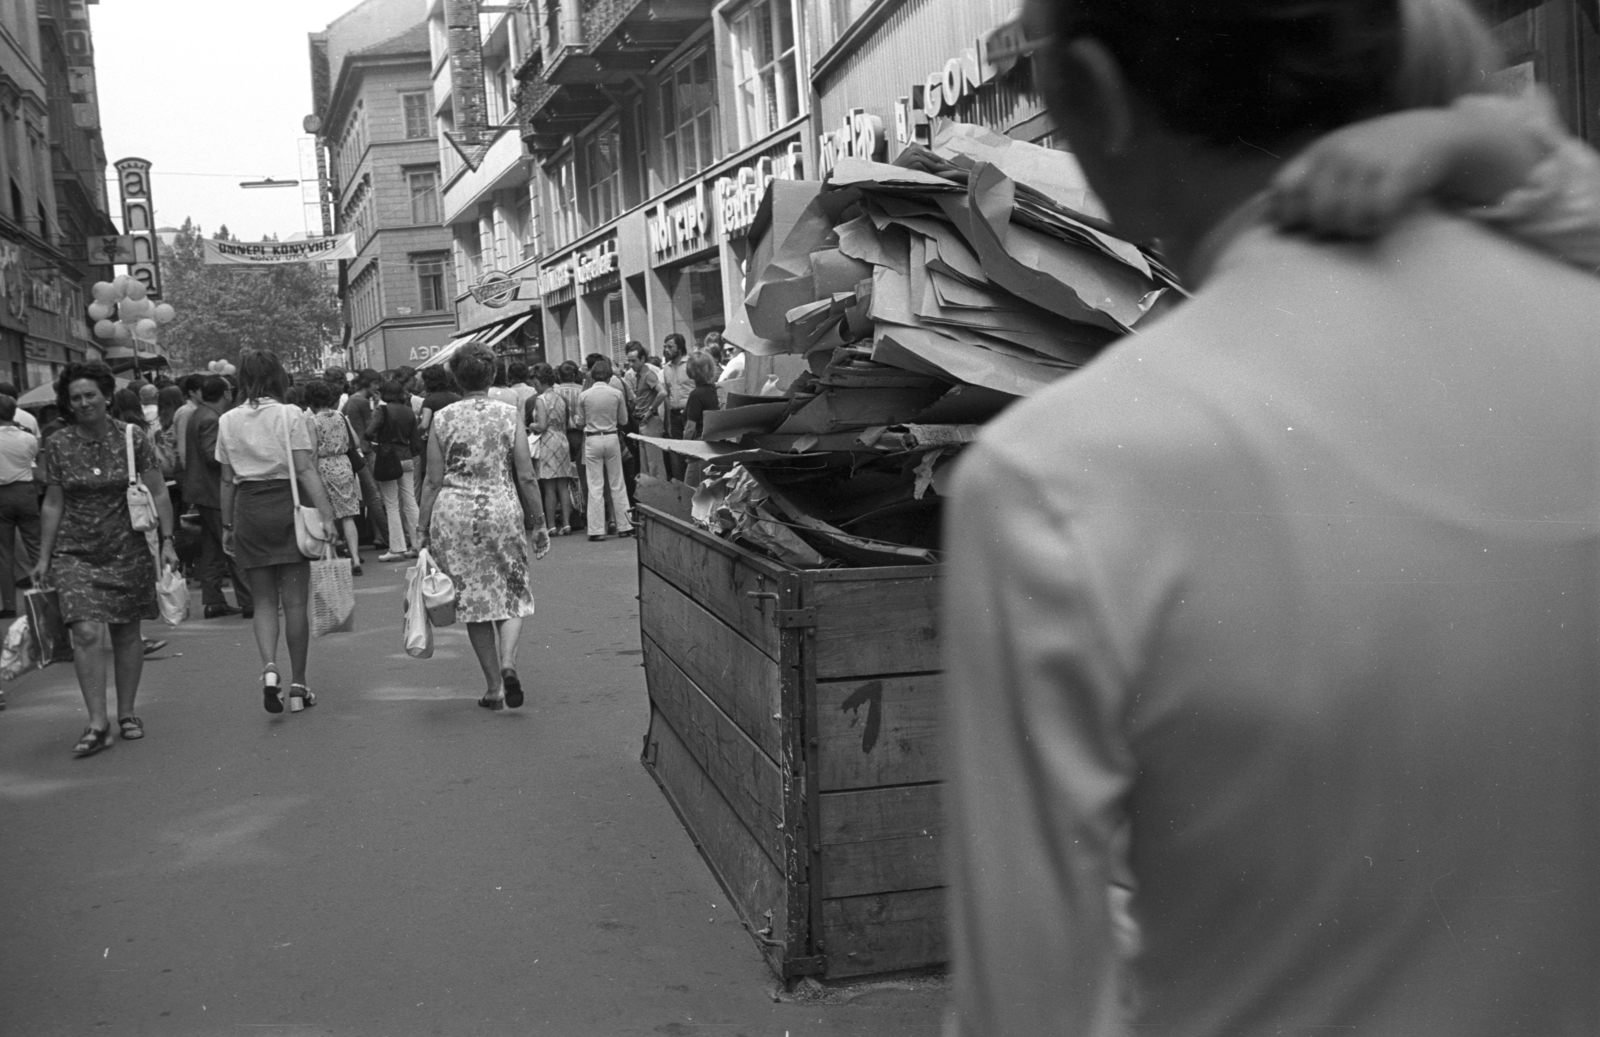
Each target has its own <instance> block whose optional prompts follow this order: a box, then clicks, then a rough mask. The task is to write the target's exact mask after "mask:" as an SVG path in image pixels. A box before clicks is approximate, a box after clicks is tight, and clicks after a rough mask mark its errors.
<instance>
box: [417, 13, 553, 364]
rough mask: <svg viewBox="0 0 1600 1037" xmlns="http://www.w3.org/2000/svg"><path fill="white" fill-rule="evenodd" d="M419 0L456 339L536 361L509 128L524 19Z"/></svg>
mask: <svg viewBox="0 0 1600 1037" xmlns="http://www.w3.org/2000/svg"><path fill="white" fill-rule="evenodd" d="M478 6H479V5H478V4H475V3H458V2H454V0H425V4H424V9H425V10H426V12H427V17H428V28H429V39H430V41H431V47H432V59H433V92H434V97H435V99H436V102H435V109H434V112H433V116H434V119H435V120H436V122H437V125H438V128H439V163H440V168H441V170H442V173H443V186H444V222H445V224H446V225H447V226H448V227H449V229H450V241H451V262H452V265H453V269H454V271H455V275H456V284H457V285H458V290H457V293H456V297H455V299H454V304H455V313H456V323H457V327H458V336H457V340H458V341H460V340H465V339H467V338H469V337H470V338H471V339H473V340H475V341H479V342H484V343H487V344H490V345H492V346H493V347H494V348H495V349H496V350H497V351H498V352H500V353H501V354H502V355H503V356H506V357H509V358H516V359H522V360H524V361H532V362H537V361H540V360H543V359H544V357H545V354H544V334H543V332H544V328H543V325H542V324H541V322H540V299H539V296H538V294H537V292H536V291H535V290H534V289H535V286H536V284H537V276H536V272H535V269H534V267H535V264H536V262H537V258H538V257H537V241H538V233H537V230H538V223H539V217H538V214H537V212H536V211H535V208H534V199H535V196H536V191H535V176H534V172H533V168H532V166H531V164H530V163H529V161H528V155H527V150H526V149H525V148H524V147H523V144H522V138H521V135H520V134H519V133H518V121H517V109H516V100H515V97H516V78H515V75H514V71H515V69H516V68H517V67H518V66H520V65H521V64H522V63H523V62H525V61H526V59H527V54H528V48H529V46H530V36H529V33H528V31H527V25H528V23H527V19H526V18H518V17H516V16H515V15H516V14H517V13H518V12H516V11H513V10H510V9H508V8H510V7H511V6H512V5H495V6H496V7H499V8H500V9H499V10H497V11H496V12H494V13H491V14H479V13H478V11H477V8H478Z"/></svg>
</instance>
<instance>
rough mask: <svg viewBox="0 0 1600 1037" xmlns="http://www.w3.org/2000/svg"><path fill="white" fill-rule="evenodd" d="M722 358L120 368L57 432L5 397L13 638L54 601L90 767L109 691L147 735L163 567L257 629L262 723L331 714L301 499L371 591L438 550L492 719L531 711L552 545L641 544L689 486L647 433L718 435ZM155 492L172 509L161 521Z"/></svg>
mask: <svg viewBox="0 0 1600 1037" xmlns="http://www.w3.org/2000/svg"><path fill="white" fill-rule="evenodd" d="M719 338H720V337H719V336H717V335H716V333H714V332H713V333H712V334H711V335H710V336H708V337H707V340H706V342H705V343H704V344H703V345H702V347H701V348H700V349H697V350H695V351H693V352H692V353H690V351H689V350H688V347H687V344H686V342H685V340H684V338H683V337H682V336H681V335H677V334H673V335H668V336H667V338H666V340H665V341H664V343H663V352H664V354H665V360H663V361H658V360H656V359H655V358H653V357H651V356H650V355H649V352H648V350H646V348H645V347H644V346H643V345H642V344H641V343H638V342H630V343H628V344H627V347H626V350H625V356H626V364H625V366H624V367H623V369H622V370H620V371H618V370H616V369H614V368H613V365H612V362H611V360H610V359H609V358H607V357H604V356H601V355H599V354H592V355H590V356H588V357H586V358H585V361H584V363H583V364H581V365H580V364H579V363H577V362H575V361H572V360H568V361H564V362H562V363H560V364H559V365H554V366H552V365H550V364H547V363H536V364H533V365H531V366H530V365H527V364H524V363H522V362H520V361H511V362H509V363H508V362H506V361H505V360H503V359H501V358H499V357H497V356H496V355H495V354H494V353H493V351H492V350H488V349H486V348H483V347H480V346H471V345H469V346H465V347H462V348H459V349H457V350H456V351H455V352H454V353H453V355H452V356H451V357H450V359H449V361H448V362H447V363H441V364H435V365H432V366H429V367H426V368H424V369H423V370H421V371H417V370H414V369H410V368H399V369H397V370H393V371H385V372H379V371H375V370H362V371H358V372H356V373H355V374H353V375H351V374H347V373H346V372H345V371H344V370H343V369H341V368H337V367H334V368H329V369H327V370H326V371H323V372H321V373H320V374H316V375H310V376H300V377H295V376H292V375H291V374H290V373H289V372H288V371H287V370H285V368H284V366H283V364H282V363H281V362H280V360H279V358H278V357H277V356H276V355H275V354H273V353H270V352H266V351H259V350H246V351H245V352H244V353H243V354H242V355H241V356H240V357H239V360H238V364H237V366H236V367H235V366H233V365H227V366H225V367H224V370H225V371H226V372H227V373H225V374H220V373H212V374H191V375H188V376H186V377H183V378H181V379H180V380H177V381H172V380H169V379H165V378H162V379H158V380H152V381H142V382H133V383H120V384H119V379H118V378H117V377H116V376H115V375H113V373H112V372H111V370H110V369H108V368H107V367H105V366H104V365H102V364H99V363H87V364H74V365H70V366H68V367H67V368H66V369H65V370H63V371H62V372H61V374H60V376H59V378H58V379H57V382H56V386H55V388H56V399H55V402H54V403H53V404H51V405H48V406H45V407H43V408H41V409H40V414H39V416H38V417H37V418H36V417H35V416H34V415H32V414H30V413H29V412H28V411H26V410H22V409H19V407H18V406H17V402H16V398H17V390H16V387H15V386H12V385H7V384H4V383H0V618H11V617H15V616H16V614H17V611H16V610H17V606H18V597H17V595H18V590H17V588H18V586H19V579H18V576H19V574H23V575H22V576H21V580H20V583H21V585H24V586H26V585H30V582H31V585H32V586H36V587H40V588H47V589H50V590H54V591H55V592H56V595H57V598H58V600H59V602H60V610H61V615H62V619H63V620H64V622H65V625H66V628H67V629H68V630H69V631H70V640H71V645H72V649H73V659H74V665H75V667H76V671H77V676H78V681H79V686H80V689H81V691H82V694H83V698H84V703H85V706H86V710H87V714H88V726H87V727H86V728H85V729H84V731H83V734H82V736H81V737H80V738H79V740H78V742H77V744H76V745H75V746H74V748H73V751H74V752H75V753H76V754H77V755H80V756H88V755H93V754H94V753H97V752H100V751H101V750H103V749H105V748H107V747H108V746H109V745H111V744H112V733H113V719H112V717H111V714H110V712H109V709H108V706H107V685H108V683H111V684H114V685H115V690H116V703H117V713H116V716H115V721H114V723H115V726H116V729H117V734H118V735H119V736H120V737H121V738H122V739H124V740H133V739H138V738H141V737H143V735H144V723H143V721H142V720H141V719H140V718H139V717H138V715H137V714H136V712H135V709H134V707H135V700H136V697H137V694H138V689H139V681H140V675H141V672H142V667H143V660H144V657H145V656H146V655H147V654H149V653H150V652H152V651H157V650H159V649H160V648H161V647H163V646H164V645H165V642H164V641H160V640H148V639H145V638H144V637H143V635H142V627H141V624H142V623H143V622H144V621H145V620H150V619H155V618H157V617H158V615H159V610H158V605H157V595H156V585H157V577H158V575H159V573H160V572H162V571H164V570H166V569H171V570H173V571H176V572H180V573H183V574H184V575H185V576H186V577H187V576H189V575H193V576H194V577H195V578H197V580H198V583H199V587H200V602H201V609H202V614H203V616H204V618H206V619H222V618H227V617H231V616H242V617H243V618H244V619H245V620H246V621H248V622H250V623H251V624H252V627H253V632H254V635H255V640H256V646H257V649H258V651H259V654H260V659H261V666H262V672H261V692H262V703H263V706H264V708H265V709H266V710H267V711H268V712H272V713H281V712H283V711H284V710H285V708H287V710H288V711H289V712H300V711H302V710H303V709H305V708H307V707H309V706H313V705H315V704H316V701H317V696H316V693H315V691H313V690H312V686H311V683H310V677H309V675H308V654H309V645H310V637H311V635H310V621H309V615H308V609H309V600H310V561H309V559H308V558H307V556H306V555H305V554H304V553H303V552H302V550H301V547H300V546H299V545H298V543H297V540H296V536H295V531H294V526H295V510H294V509H295V505H296V501H299V502H300V503H301V504H305V505H307V506H308V507H311V508H314V509H315V511H316V513H317V515H318V517H319V518H320V520H321V522H322V525H323V527H324V529H325V530H327V531H328V533H329V540H330V543H332V544H336V545H337V546H338V550H339V551H341V552H342V553H346V554H348V556H349V558H350V561H351V567H352V568H351V571H352V573H353V575H357V576H359V575H362V574H363V573H364V566H363V558H362V553H361V545H362V544H363V543H370V544H372V545H373V546H375V547H376V548H377V549H378V551H379V554H378V556H377V557H378V560H379V561H380V562H400V561H407V560H410V559H414V558H416V557H417V555H418V552H419V551H420V550H422V549H424V548H429V549H430V553H431V555H432V556H433V560H434V562H435V563H437V564H438V565H439V567H440V569H441V570H443V571H444V572H445V573H446V574H447V575H449V576H450V577H451V579H452V580H453V581H454V583H455V585H456V588H457V591H458V595H459V600H458V613H459V616H460V618H461V619H462V620H463V621H464V622H465V623H466V625H467V632H468V635H469V638H470V640H471V643H472V645H473V649H474V651H475V652H476V654H477V657H478V659H479V662H480V664H481V666H482V669H483V673H484V678H485V683H486V691H485V693H484V696H483V697H482V698H481V699H480V700H479V701H480V704H481V705H483V706H485V707H486V708H489V709H501V708H505V707H506V706H510V707H512V708H515V707H517V706H519V705H521V703H522V701H523V692H522V686H521V682H520V680H519V679H518V676H517V672H516V653H517V644H518V641H519V638H520V629H521V622H522V620H523V618H524V617H526V616H529V615H532V614H533V579H532V570H531V565H532V563H533V561H535V560H536V559H537V558H539V557H542V556H543V554H544V553H545V552H546V551H548V550H549V546H550V539H549V538H550V537H552V536H565V535H568V534H570V533H573V532H576V531H578V530H580V529H581V530H582V531H584V532H585V533H586V535H587V536H588V538H589V539H590V540H602V539H605V538H606V537H607V536H611V535H615V536H619V537H628V536H632V534H633V519H632V514H631V512H632V508H633V502H634V499H635V492H636V485H637V480H638V478H639V476H640V474H641V472H643V473H645V474H649V475H651V476H654V477H657V478H663V479H665V478H671V477H677V478H683V476H684V474H685V472H684V468H683V466H682V465H679V464H676V463H675V459H674V458H673V457H672V456H671V455H664V454H663V452H662V451H660V450H659V449H656V448H654V447H648V448H641V446H640V445H639V444H638V443H636V442H635V441H632V440H630V439H629V438H628V436H629V434H630V433H636V432H637V433H640V434H642V435H645V436H655V437H660V436H678V437H681V436H684V435H689V436H693V435H695V434H697V432H698V430H699V429H700V428H702V427H703V424H704V413H705V411H707V410H713V409H716V407H717V406H718V397H717V388H716V386H717V383H718V380H719V378H723V376H724V372H725V371H727V370H730V369H732V364H731V363H730V364H726V365H725V359H728V360H731V359H732V358H724V356H723V354H722V346H721V343H720V341H719ZM741 359H742V358H741ZM727 377H728V378H731V377H732V375H731V374H730V375H728V376H727ZM726 380H727V379H724V381H726ZM689 474H690V475H691V476H692V475H693V474H694V473H689ZM291 481H292V482H291ZM135 484H137V485H140V486H142V487H143V488H144V490H145V491H147V493H148V497H149V500H150V502H151V508H150V512H151V515H152V516H153V518H151V520H150V521H148V522H146V523H144V524H141V523H140V522H139V519H138V508H137V507H134V506H132V505H130V493H131V491H130V485H135ZM297 491H298V492H297ZM519 514H520V515H521V516H522V520H523V521H522V522H521V523H518V522H517V521H516V518H517V516H518V515H519ZM230 586H231V587H232V590H233V603H232V604H230V603H229V600H228V596H227V588H228V587H230ZM107 648H109V650H110V665H109V668H108V665H107V653H106V651H105V650H106V649H107ZM280 649H281V650H283V651H284V652H286V654H287V656H288V659H287V662H288V667H289V672H288V682H287V683H285V682H284V679H283V673H282V671H281V670H280ZM0 702H3V700H0Z"/></svg>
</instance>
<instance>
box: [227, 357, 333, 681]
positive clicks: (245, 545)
mask: <svg viewBox="0 0 1600 1037" xmlns="http://www.w3.org/2000/svg"><path fill="white" fill-rule="evenodd" d="M288 388H289V376H288V374H287V373H286V372H285V371H284V369H283V364H282V363H281V362H280V361H279V360H278V356H277V354H275V353H271V352H268V351H267V350H264V349H247V350H245V351H244V352H243V353H242V354H241V355H240V357H239V389H240V391H241V392H242V393H243V395H244V397H245V399H244V401H243V402H241V403H240V404H239V405H238V406H237V407H235V408H233V409H232V410H230V411H228V413H226V414H224V415H223V416H222V420H221V422H220V424H219V426H218V430H217V460H218V461H219V462H221V464H222V529H223V540H222V546H223V549H224V550H226V551H227V552H228V553H229V554H230V555H232V556H233V557H234V559H235V561H236V562H237V564H238V566H239V568H240V570H242V571H243V572H244V573H245V578H246V579H248V580H249V581H250V591H251V593H252V594H253V595H254V597H255V603H256V614H255V618H254V620H253V622H254V623H255V635H256V648H257V649H258V650H259V651H260V653H261V663H262V666H263V670H262V674H261V691H262V695H261V697H262V705H263V707H265V709H266V711H267V712H268V713H282V712H283V707H284V689H283V679H282V677H281V676H280V675H279V673H278V606H279V605H280V604H281V605H282V606H283V624H284V628H285V630H284V640H285V641H286V642H287V643H288V647H289V666H290V669H291V671H292V673H291V677H290V680H291V683H290V685H289V701H288V705H289V711H290V712H291V713H295V712H299V711H300V710H302V709H304V708H305V707H307V706H314V705H316V704H317V697H316V695H314V694H312V692H311V689H310V687H308V686H307V685H306V654H307V651H308V649H309V645H310V642H311V621H310V616H309V615H308V611H307V610H308V608H309V606H310V598H311V565H310V560H311V559H312V558H320V557H322V554H323V552H324V550H325V548H326V543H327V542H328V541H329V539H330V538H331V537H332V536H333V535H334V532H333V531H334V522H333V508H332V506H331V505H330V504H329V502H328V495H327V493H326V492H325V490H324V488H323V485H322V476H321V475H320V474H319V473H318V471H317V460H316V444H315V441H314V440H313V439H312V436H313V435H314V433H313V432H312V424H311V421H310V420H309V419H308V418H307V417H306V415H305V412H303V411H302V410H300V408H299V407H294V406H290V405H288V404H286V403H284V402H283V397H284V394H285V393H286V392H287V390H288ZM301 487H304V488H305V490H306V493H307V494H309V495H310V497H311V500H312V501H313V502H314V503H315V505H316V507H314V508H308V507H304V506H303V505H302V504H301V502H300V488H301Z"/></svg>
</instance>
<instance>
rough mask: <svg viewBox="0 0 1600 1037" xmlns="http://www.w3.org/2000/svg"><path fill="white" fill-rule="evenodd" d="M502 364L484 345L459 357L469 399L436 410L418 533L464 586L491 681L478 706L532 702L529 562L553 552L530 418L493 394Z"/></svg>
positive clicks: (476, 646) (466, 609) (467, 612)
mask: <svg viewBox="0 0 1600 1037" xmlns="http://www.w3.org/2000/svg"><path fill="white" fill-rule="evenodd" d="M494 370H495V355H494V352H493V351H492V350H490V349H488V348H487V347H484V346H477V345H474V346H466V347H464V348H462V349H461V350H459V351H458V352H457V353H456V354H455V356H453V357H451V359H450V372H451V373H452V374H453V375H455V379H456V383H457V384H458V385H459V386H460V387H461V391H462V392H463V393H465V394H466V398H465V399H463V400H462V401H461V402H459V403H453V404H451V405H450V406H449V407H447V408H445V409H444V410H442V411H440V412H439V413H438V414H437V415H435V416H434V419H433V426H432V428H431V430H430V434H429V437H428V463H427V472H428V478H427V482H426V483H424V484H423V488H422V504H421V513H420V516H419V522H418V525H419V526H420V532H419V534H418V535H419V539H420V540H421V546H423V547H426V548H427V549H428V551H429V554H431V555H432V556H433V559H434V561H435V562H437V563H438V565H439V568H441V569H443V570H444V571H445V572H446V573H447V574H448V575H449V576H450V579H451V580H453V581H454V582H455V586H456V593H457V595H458V599H457V602H456V614H457V616H458V617H459V618H460V619H461V620H462V621H463V622H465V623H466V624H467V637H468V638H469V639H470V640H471V642H472V650H473V651H474V652H475V653H476V654H477V656H478V665H479V666H481V667H482V668H483V676H484V680H485V681H486V682H487V684H488V691H487V692H486V693H485V694H484V696H483V697H482V698H480V699H479V700H478V705H480V706H483V707H484V708H486V709H503V708H505V707H506V706H510V707H511V708H512V709H515V708H517V707H518V706H520V705H522V699H523V696H522V684H521V682H520V681H519V680H518V678H517V670H516V659H517V643H518V641H519V640H520V639H521V636H522V618H523V617H524V616H531V615H533V582H532V579H531V576H530V573H529V566H530V564H531V562H532V561H533V560H534V559H537V558H543V557H544V555H545V552H547V551H549V550H550V533H549V531H548V530H547V529H545V525H544V509H543V507H542V506H541V504H540V502H539V490H538V486H537V483H536V482H535V478H534V472H533V459H532V457H531V456H530V455H529V453H528V437H527V435H526V434H525V433H524V432H523V430H522V419H521V416H520V415H518V414H517V409H516V408H515V407H513V406H512V405H510V404H508V403H502V402H500V401H498V400H491V399H489V398H488V389H489V385H490V383H491V382H493V381H494ZM530 540H531V541H532V544H531V551H530V543H529V541H530ZM530 555H531V557H530Z"/></svg>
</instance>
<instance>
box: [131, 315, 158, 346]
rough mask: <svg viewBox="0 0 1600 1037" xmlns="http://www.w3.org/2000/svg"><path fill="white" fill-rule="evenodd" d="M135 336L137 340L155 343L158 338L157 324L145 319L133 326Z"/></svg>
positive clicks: (147, 318)
mask: <svg viewBox="0 0 1600 1037" xmlns="http://www.w3.org/2000/svg"><path fill="white" fill-rule="evenodd" d="M133 334H134V337H135V338H141V339H144V340H145V341H146V342H154V341H155V338H156V322H155V321H153V320H151V319H150V318H149V317H146V318H144V319H143V320H141V321H139V323H137V324H135V325H134V326H133Z"/></svg>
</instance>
